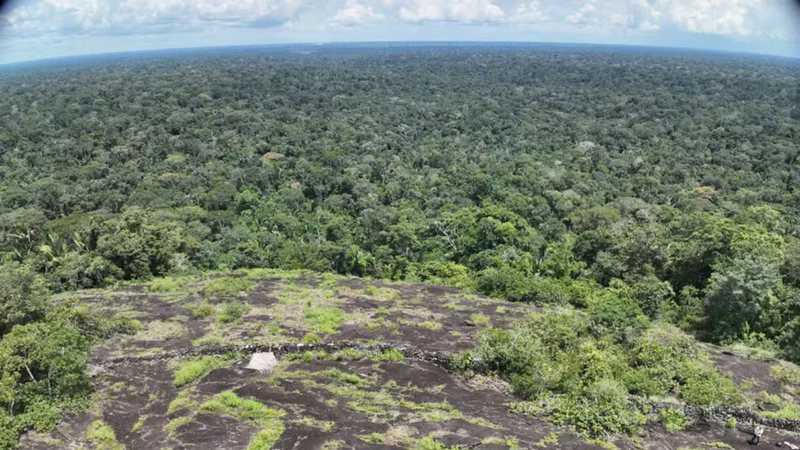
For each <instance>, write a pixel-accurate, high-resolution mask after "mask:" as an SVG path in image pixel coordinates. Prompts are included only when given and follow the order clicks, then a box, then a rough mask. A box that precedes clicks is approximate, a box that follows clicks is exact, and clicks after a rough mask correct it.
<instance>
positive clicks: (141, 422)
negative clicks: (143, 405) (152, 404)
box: [131, 414, 150, 433]
mask: <svg viewBox="0 0 800 450" xmlns="http://www.w3.org/2000/svg"><path fill="white" fill-rule="evenodd" d="M148 418H150V414H143V415H142V416H140V417H139V419H138V420H137V421H136V423H134V424H133V427H132V428H131V433H136V432H137V431H139V430H141V429H142V427H143V426H144V423H145V422H147V419H148Z"/></svg>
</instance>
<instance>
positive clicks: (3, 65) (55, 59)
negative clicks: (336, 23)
mask: <svg viewBox="0 0 800 450" xmlns="http://www.w3.org/2000/svg"><path fill="white" fill-rule="evenodd" d="M455 44H461V45H474V46H492V45H545V46H576V47H577V46H583V47H627V48H639V49H653V50H672V51H675V50H679V51H688V52H692V53H711V54H723V55H730V56H735V55H738V56H751V57H765V58H777V59H787V60H793V61H800V55H794V54H792V55H790V54H784V53H760V52H750V51H746V50H729V49H718V48H710V47H694V46H681V45H675V46H668V45H652V44H635V43H632V44H628V43H620V44H617V43H613V44H612V43H603V42H570V41H513V40H511V41H506V40H478V41H463V40H386V41H287V42H269V43H263V44H240V45H237V44H233V45H210V46H209V45H200V46H181V47H163V48H151V49H139V50H123V51H112V52H97V53H76V54H71V55H62V56H55V57H50V58H33V59H25V60H19V61H11V62H3V63H0V68H10V67H13V66H25V65H29V64H31V65H35V64H42V63H56V62H59V61H64V62H67V61H68V60H71V59H81V58H112V57H117V56H125V55H135V54H144V53H157V52H165V53H169V52H190V51H201V50H224V49H259V48H270V47H274V48H278V47H323V46H333V47H335V46H367V45H368V46H372V47H381V46H383V47H390V46H402V45H408V46H412V45H429V46H435V45H455Z"/></svg>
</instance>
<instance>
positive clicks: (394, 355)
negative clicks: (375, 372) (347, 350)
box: [373, 348, 405, 362]
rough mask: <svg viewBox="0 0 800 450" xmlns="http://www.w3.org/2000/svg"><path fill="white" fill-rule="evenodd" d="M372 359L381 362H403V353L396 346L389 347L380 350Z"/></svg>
mask: <svg viewBox="0 0 800 450" xmlns="http://www.w3.org/2000/svg"><path fill="white" fill-rule="evenodd" d="M373 359H374V360H375V361H381V362H403V360H404V359H405V357H404V356H403V353H402V352H401V351H400V350H398V349H396V348H390V349H388V350H384V351H382V352H381V353H380V354H378V355H377V356H375V357H374V358H373Z"/></svg>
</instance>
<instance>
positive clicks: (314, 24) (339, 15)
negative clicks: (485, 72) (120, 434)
mask: <svg viewBox="0 0 800 450" xmlns="http://www.w3.org/2000/svg"><path fill="white" fill-rule="evenodd" d="M791 2H792V0H18V1H17V2H16V3H14V4H13V5H14V6H13V7H12V8H11V10H10V11H8V12H6V13H4V14H3V15H2V16H0V31H6V33H5V34H6V35H13V36H15V37H26V36H27V37H38V36H43V35H47V34H51V35H54V36H56V35H57V36H63V35H71V34H131V35H137V34H153V33H183V32H190V31H191V32H204V31H208V30H214V29H216V28H218V27H240V28H241V27H243V28H251V29H258V28H277V27H280V26H281V25H284V24H289V23H291V24H292V27H291V29H292V30H299V31H298V32H303V33H307V35H310V34H312V33H314V32H318V31H320V30H326V29H327V27H328V26H329V25H340V26H341V25H343V26H346V27H348V28H349V29H351V30H353V29H357V28H358V27H359V26H362V25H368V24H372V23H376V22H380V23H382V24H386V25H387V26H394V27H401V26H407V24H408V23H413V24H424V23H426V22H453V23H457V24H482V23H487V22H489V23H494V24H504V25H506V26H508V27H514V26H518V25H519V26H521V25H526V24H545V25H544V26H543V27H541V28H542V29H547V30H550V31H555V32H562V33H574V32H576V31H580V32H586V31H588V32H589V33H591V32H593V31H596V32H598V33H606V34H609V33H613V32H615V31H618V30H622V31H625V30H633V31H635V32H636V33H651V34H653V35H655V34H668V33H671V34H672V35H673V36H675V35H677V34H678V33H683V34H684V35H698V36H699V35H711V36H734V37H754V38H763V39H783V40H791V38H792V37H793V35H792V32H793V28H795V27H796V25H797V24H796V23H795V24H794V27H793V26H792V25H791V19H787V16H789V14H790V13H789V8H790V4H791ZM787 24H788V25H787ZM282 28H289V27H282ZM415 36H416V35H415Z"/></svg>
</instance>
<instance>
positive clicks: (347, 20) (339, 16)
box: [333, 0, 384, 26]
mask: <svg viewBox="0 0 800 450" xmlns="http://www.w3.org/2000/svg"><path fill="white" fill-rule="evenodd" d="M383 18H384V16H383V14H381V13H378V12H375V10H374V9H373V8H372V6H369V5H364V4H362V3H361V2H359V1H358V0H347V3H346V4H345V6H344V8H342V9H340V10H339V11H338V12H337V13H336V14H335V15H334V16H333V21H334V22H336V23H338V24H341V25H345V26H356V25H361V24H365V23H372V22H378V21H380V20H382V19H383Z"/></svg>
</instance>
